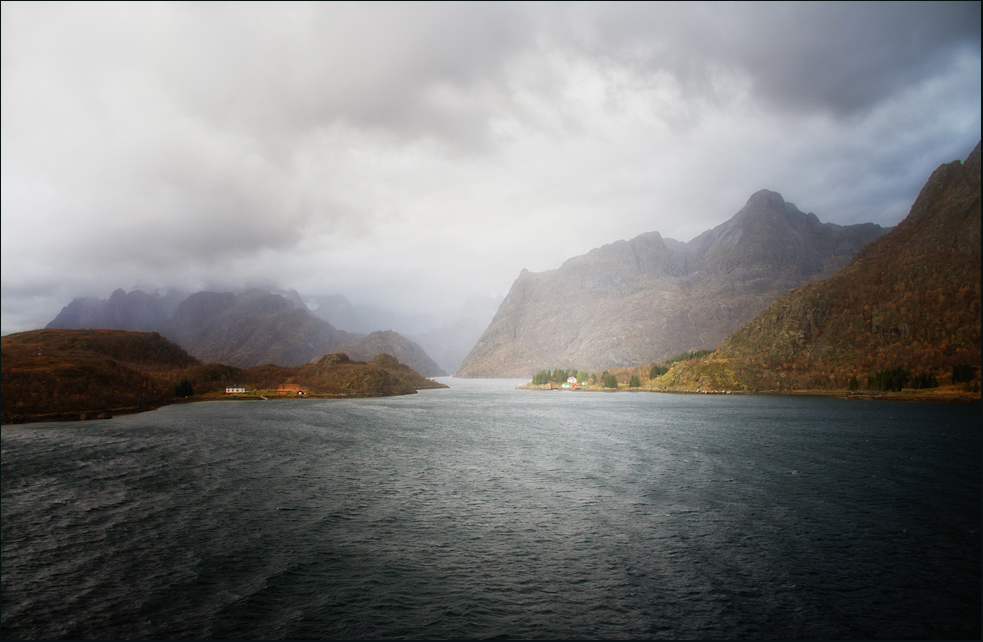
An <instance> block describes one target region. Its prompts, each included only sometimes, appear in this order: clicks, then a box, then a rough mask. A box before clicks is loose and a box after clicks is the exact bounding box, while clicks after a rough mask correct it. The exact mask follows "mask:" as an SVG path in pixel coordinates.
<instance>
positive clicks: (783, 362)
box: [660, 144, 981, 390]
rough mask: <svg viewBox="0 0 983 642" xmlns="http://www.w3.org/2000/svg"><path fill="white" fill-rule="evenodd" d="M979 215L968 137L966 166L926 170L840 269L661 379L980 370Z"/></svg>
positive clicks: (726, 384) (753, 385)
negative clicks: (906, 208) (895, 221)
mask: <svg viewBox="0 0 983 642" xmlns="http://www.w3.org/2000/svg"><path fill="white" fill-rule="evenodd" d="M980 216H981V212H980V146H979V144H977V146H976V149H974V150H973V152H972V153H971V154H970V155H969V157H968V158H967V159H966V162H965V164H963V163H960V162H959V161H955V162H952V163H949V164H946V165H942V166H941V167H939V168H938V169H937V170H935V172H934V173H933V174H932V176H931V178H930V179H929V180H928V182H927V183H926V184H925V187H924V188H922V191H921V193H920V194H919V195H918V199H917V200H916V201H915V203H914V205H913V206H912V208H911V212H910V213H909V214H908V217H907V218H905V220H904V221H902V222H901V223H900V224H899V225H898V226H897V228H895V229H894V230H893V231H892V232H891V233H890V234H888V235H886V236H884V237H883V238H881V239H879V240H877V241H876V242H874V243H871V244H870V245H868V246H867V247H865V248H864V249H863V250H862V251H861V252H860V253H858V254H857V256H856V258H854V260H853V261H852V262H851V263H850V264H849V265H847V266H846V267H845V268H844V269H843V270H842V271H841V272H840V273H839V274H837V275H836V276H835V277H833V278H831V279H828V280H826V281H822V282H821V283H815V284H812V285H809V286H806V287H803V288H800V289H797V290H794V291H792V292H789V293H788V294H786V295H785V296H783V297H781V298H780V299H778V300H777V301H775V302H774V303H773V304H772V305H771V306H769V307H768V308H767V309H766V310H765V311H764V312H762V313H761V315H760V316H758V317H757V318H756V319H754V320H753V321H752V322H751V323H748V324H747V325H745V326H744V327H742V328H740V330H738V331H737V332H735V333H734V334H733V335H731V336H730V337H728V338H727V340H726V341H725V342H724V344H723V346H722V347H721V349H720V350H719V351H718V352H717V353H716V354H714V355H713V356H712V357H710V358H708V359H706V360H704V361H702V362H700V363H697V364H695V365H693V366H690V367H679V368H676V369H674V371H673V372H671V373H670V374H669V375H667V376H666V377H664V378H663V379H662V380H660V381H661V385H668V386H672V387H677V386H678V387H696V386H700V387H704V388H707V389H721V388H730V387H735V384H736V387H738V388H747V389H756V390H761V389H793V390H794V389H822V388H834V389H843V388H850V387H854V388H859V389H863V388H866V387H868V377H870V376H872V375H875V374H876V373H877V372H878V371H880V372H881V373H884V371H886V370H893V371H895V372H897V373H898V374H897V375H895V376H896V378H897V383H899V384H900V382H901V381H902V380H903V379H904V377H905V376H908V377H910V379H909V380H908V384H907V385H908V386H915V385H916V382H915V381H914V378H915V377H917V376H919V375H920V376H921V377H922V382H923V383H924V382H929V381H932V379H931V378H932V377H934V378H935V379H934V380H935V381H937V382H941V383H951V382H953V381H952V379H953V367H954V366H955V367H963V368H965V369H967V370H968V371H969V372H970V373H971V372H972V371H974V370H976V371H978V368H979V365H980ZM901 370H904V371H905V372H903V373H902V372H901ZM966 376H971V374H967V375H966ZM976 376H977V377H978V375H976ZM851 378H855V379H854V381H853V382H852V386H851ZM875 380H876V376H875ZM906 387H907V386H906ZM977 390H978V388H977Z"/></svg>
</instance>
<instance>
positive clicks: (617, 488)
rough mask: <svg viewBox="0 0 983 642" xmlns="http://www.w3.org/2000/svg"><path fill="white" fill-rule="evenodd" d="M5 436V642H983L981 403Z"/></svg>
mask: <svg viewBox="0 0 983 642" xmlns="http://www.w3.org/2000/svg"><path fill="white" fill-rule="evenodd" d="M448 382H449V383H450V385H451V386H452V388H451V389H449V390H431V391H424V392H421V393H420V394H417V395H412V396H407V397H392V398H384V399H360V400H290V401H280V402H274V401H270V402H261V401H256V402H238V403H231V402H211V403H199V404H190V405H180V406H170V407H167V408H163V409H161V410H159V411H156V412H151V413H145V414H140V415H131V416H125V417H118V418H115V419H112V420H111V421H102V422H85V423H58V424H35V425H28V426H4V427H3V430H2V476H0V479H2V567H0V568H2V601H0V608H2V637H3V638H4V639H11V638H180V637H189V638H227V637H235V638H323V637H328V638H400V637H410V638H462V637H463V638H484V637H496V636H500V637H517V638H558V637H562V638H567V637H569V638H644V637H669V638H703V637H710V638H767V637H781V638H787V637H791V638H803V637H805V638H815V637H821V638H912V637H914V638H940V637H942V638H945V637H967V638H979V637H980V599H981V596H980V548H981V537H980V504H981V497H980V474H981V473H980V460H981V450H980V406H979V405H978V404H976V405H973V404H967V405H943V404H935V405H933V404H922V403H894V402H878V403H875V402H864V401H842V400H837V399H827V398H805V397H798V398H797V397H767V396H747V397H744V396H741V397H725V396H694V395H662V394H645V393H638V394H629V393H617V394H604V393H586V392H553V393H546V392H530V391H517V390H514V389H513V388H514V386H515V385H517V384H519V383H522V382H519V381H507V380H486V381H474V380H457V379H450V380H448Z"/></svg>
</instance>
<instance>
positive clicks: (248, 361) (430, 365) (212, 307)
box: [47, 289, 447, 377]
mask: <svg viewBox="0 0 983 642" xmlns="http://www.w3.org/2000/svg"><path fill="white" fill-rule="evenodd" d="M47 329H110V330H130V331H139V332H160V334H161V335H163V336H165V337H167V338H168V339H170V340H171V341H173V342H174V343H176V344H177V345H179V346H181V347H182V348H184V349H185V350H187V351H188V353H190V354H191V355H192V356H194V357H196V358H197V359H200V360H202V361H204V362H209V363H224V364H227V365H231V366H235V367H239V368H248V367H251V366H257V365H263V364H268V363H271V364H275V365H279V366H300V365H303V364H305V363H309V362H311V361H313V360H315V359H317V358H319V357H321V356H322V355H325V354H329V353H338V352H344V353H346V354H349V355H350V356H351V357H352V358H354V359H361V360H368V359H372V358H373V357H375V356H376V355H378V354H382V353H384V354H389V355H391V356H393V357H395V358H396V359H398V360H399V361H400V362H402V363H404V364H406V365H408V366H409V367H410V368H412V369H413V370H415V371H416V372H419V373H420V374H422V375H423V376H425V377H434V376H442V375H446V374H447V372H446V371H444V370H443V369H442V368H441V367H440V366H438V365H437V363H436V362H434V360H433V359H431V358H430V357H429V356H428V355H427V353H426V352H425V351H424V350H423V349H422V348H421V347H420V346H418V345H417V344H416V343H414V342H413V341H411V340H410V339H408V338H406V337H404V336H403V335H400V334H398V333H396V332H391V331H387V332H373V333H371V334H369V335H364V334H360V333H353V332H345V331H344V330H338V329H337V328H335V327H334V326H332V325H331V324H330V323H328V322H326V321H324V320H323V319H320V318H318V317H316V316H314V314H312V313H311V311H310V310H309V309H308V308H307V306H306V305H305V304H304V302H303V301H302V300H301V298H300V296H299V295H297V293H296V292H293V291H286V292H283V293H282V294H278V293H272V292H267V291H264V290H258V289H251V290H246V291H245V292H241V293H238V294H236V293H232V292H222V293H219V292H197V293H195V294H192V295H190V296H186V295H183V294H180V293H175V292H166V293H164V294H160V293H157V294H147V293H145V292H143V291H141V290H134V291H132V292H129V293H126V292H124V291H123V290H121V289H120V290H116V291H115V292H114V293H113V294H112V296H111V297H110V298H109V300H108V301H107V300H103V299H93V298H80V299H75V300H74V301H72V302H71V303H70V304H69V305H67V306H65V308H64V309H62V311H61V313H60V314H59V315H58V316H57V317H55V319H54V320H53V321H51V323H49V324H48V325H47Z"/></svg>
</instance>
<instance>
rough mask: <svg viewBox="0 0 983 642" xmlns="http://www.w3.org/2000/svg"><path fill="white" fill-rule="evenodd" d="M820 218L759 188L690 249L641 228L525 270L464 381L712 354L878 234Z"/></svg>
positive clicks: (466, 366) (464, 371) (469, 362)
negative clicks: (554, 265)
mask: <svg viewBox="0 0 983 642" xmlns="http://www.w3.org/2000/svg"><path fill="white" fill-rule="evenodd" d="M885 232H886V230H884V229H883V228H881V227H879V226H876V225H872V224H868V225H857V226H846V227H844V226H840V225H835V224H831V223H822V222H821V221H820V220H819V218H818V217H817V216H816V215H815V214H811V213H810V214H806V213H803V212H802V211H800V210H799V208H798V207H796V206H795V204H793V203H789V202H786V201H785V199H784V197H783V196H782V195H781V194H779V193H778V192H774V191H770V190H761V191H758V192H756V193H754V194H752V195H751V198H749V199H748V201H747V203H746V204H745V205H744V207H743V208H741V210H740V211H738V212H737V213H736V214H735V215H734V216H733V217H731V218H730V219H729V220H728V221H726V222H724V223H722V224H720V225H718V226H716V227H715V228H713V229H712V230H707V231H706V232H704V233H703V234H700V235H699V236H697V237H696V238H694V239H693V240H692V241H690V242H689V243H681V242H679V241H677V240H675V239H669V238H663V237H662V235H661V234H660V233H659V232H647V233H645V234H640V235H638V236H636V237H635V238H633V239H631V240H627V241H616V242H614V243H609V244H607V245H604V246H602V247H599V248H596V249H594V250H591V251H590V252H588V253H587V254H584V255H581V256H577V257H573V258H571V259H569V260H567V261H565V262H564V263H563V265H562V266H561V267H560V268H559V269H556V270H549V271H546V272H540V273H532V272H529V271H528V270H523V271H522V272H521V273H520V274H519V277H518V278H517V279H516V281H515V283H514V284H513V286H512V289H511V290H510V292H509V294H508V296H507V297H506V298H505V300H504V301H503V303H502V305H501V307H500V309H499V311H498V314H496V316H495V318H494V319H493V320H492V323H491V324H490V325H489V327H488V330H486V332H485V333H484V334H483V335H482V336H481V338H480V339H479V340H478V343H477V344H476V345H475V347H474V349H473V350H472V351H471V354H469V355H468V357H467V358H466V359H465V360H464V362H463V363H462V365H461V367H460V369H459V370H458V375H459V376H491V377H500V376H526V375H531V374H532V373H534V372H537V371H538V370H540V369H542V368H556V367H564V368H582V369H588V370H593V371H597V370H602V369H605V368H609V367H617V366H625V365H634V364H639V363H648V362H651V361H656V360H659V359H663V358H666V357H669V356H672V355H674V354H679V353H682V352H687V351H689V350H694V349H705V348H711V347H716V346H717V345H718V344H719V342H720V341H721V340H723V338H724V337H725V336H726V335H727V334H728V333H729V332H731V331H733V330H735V329H737V328H738V327H740V325H741V324H742V323H744V322H746V321H749V320H750V319H751V318H753V316H754V315H755V314H757V313H758V312H760V311H761V310H762V309H763V308H764V307H765V306H766V305H767V304H768V303H770V302H771V301H772V300H774V299H775V298H777V297H778V296H780V295H781V294H783V293H784V292H786V291H787V290H789V289H791V288H793V287H797V286H799V285H803V284H804V283H808V282H810V281H813V280H817V279H820V278H824V277H827V276H831V275H832V274H834V273H835V272H836V271H837V270H839V269H840V268H841V267H842V266H843V265H844V264H845V263H846V262H847V261H848V260H849V259H850V257H852V256H853V254H854V253H855V252H856V250H857V249H859V248H860V247H863V246H864V245H865V244H866V243H869V242H870V241H872V240H874V239H875V238H877V237H879V236H880V235H882V234H884V233H885Z"/></svg>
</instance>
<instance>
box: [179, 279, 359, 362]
mask: <svg viewBox="0 0 983 642" xmlns="http://www.w3.org/2000/svg"><path fill="white" fill-rule="evenodd" d="M160 333H161V334H162V335H164V336H165V337H167V338H168V339H170V340H171V341H173V342H174V343H176V344H178V345H179V346H181V347H182V348H184V349H185V350H187V351H188V352H189V353H190V354H192V355H194V356H195V357H197V358H198V359H200V360H202V361H204V362H210V363H224V364H227V365H231V366H236V367H239V368H248V367H250V366H255V365H262V364H265V363H273V364H276V365H280V366H299V365H301V364H304V363H307V362H309V361H311V360H312V359H314V358H316V357H319V356H321V355H324V354H328V353H331V352H337V350H336V348H338V347H340V346H342V345H345V344H349V343H355V342H357V341H358V340H359V339H360V338H361V337H359V336H358V335H353V334H351V333H348V332H343V331H341V330H336V329H335V328H333V327H332V326H331V325H330V324H328V323H326V322H324V321H322V320H320V319H318V318H315V317H314V316H312V315H311V314H310V313H309V312H308V311H307V309H306V308H303V309H302V308H300V307H296V304H295V303H292V302H291V301H289V300H287V299H286V298H284V297H282V296H280V295H277V294H271V293H269V292H264V291H262V290H247V291H246V292H243V293H241V294H233V293H231V292H224V293H217V292H198V293H196V294H192V295H191V296H189V297H188V298H187V299H185V300H184V301H183V302H182V303H181V305H180V306H178V308H177V310H176V311H175V312H174V316H172V317H171V318H170V319H168V320H167V322H165V323H164V324H163V325H162V326H161V327H160Z"/></svg>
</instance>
